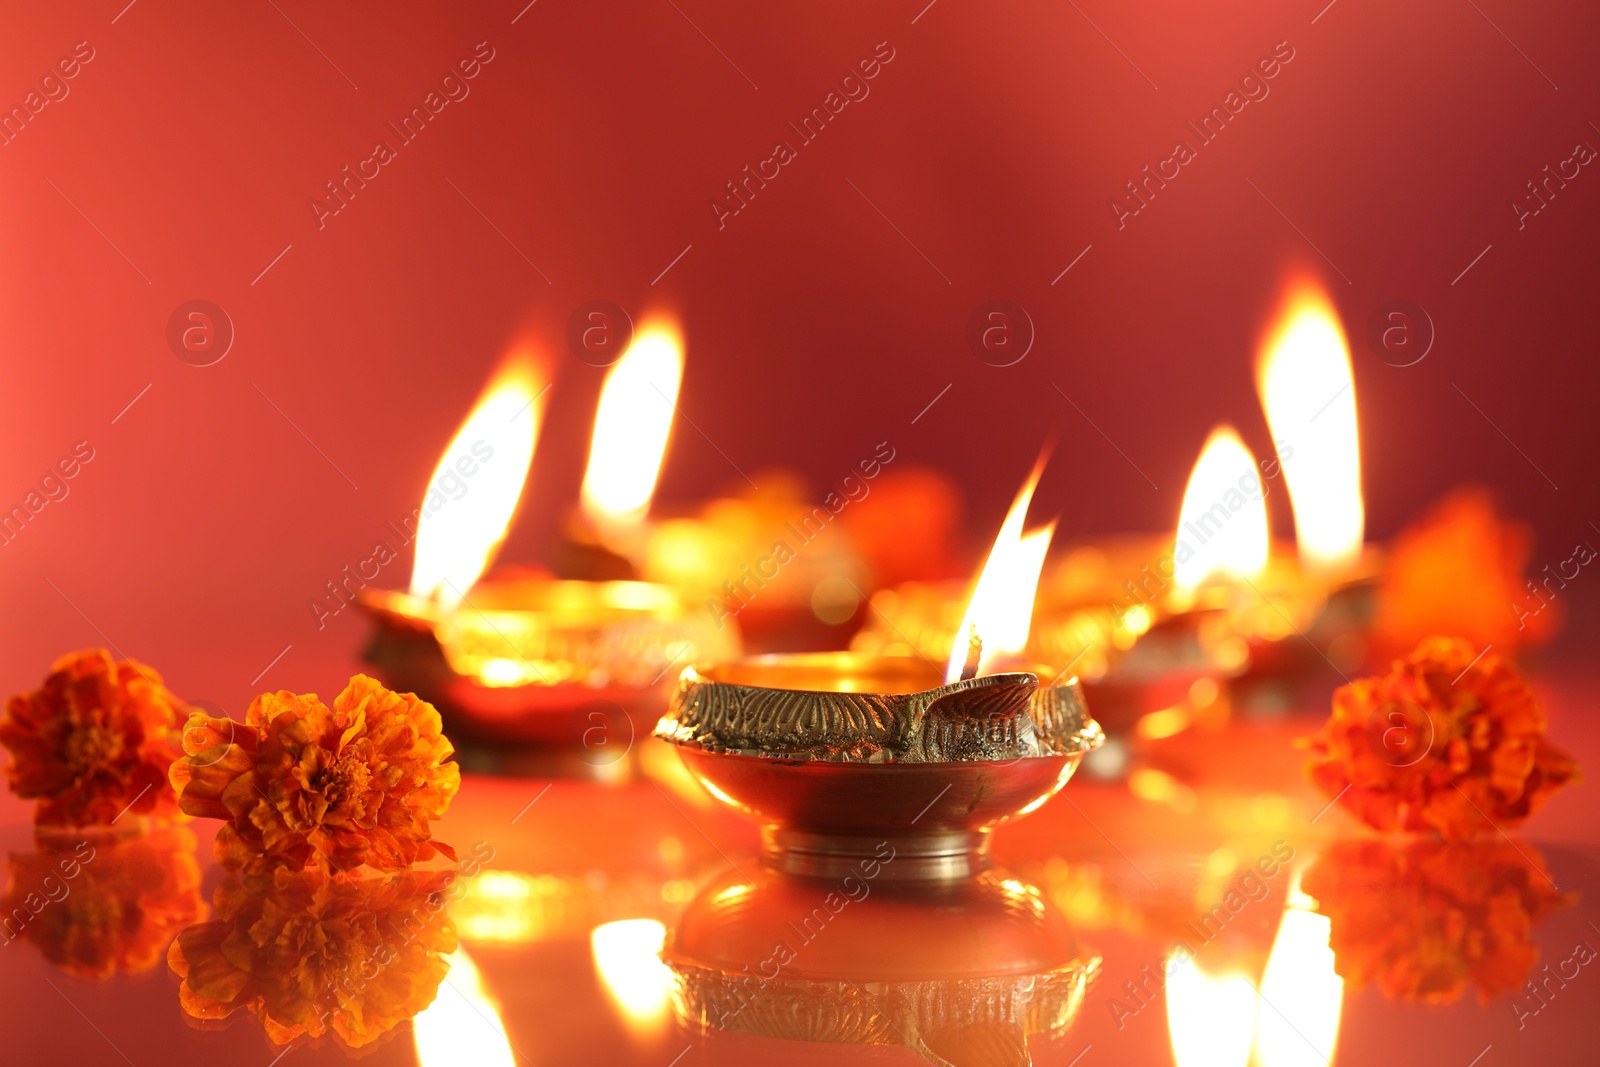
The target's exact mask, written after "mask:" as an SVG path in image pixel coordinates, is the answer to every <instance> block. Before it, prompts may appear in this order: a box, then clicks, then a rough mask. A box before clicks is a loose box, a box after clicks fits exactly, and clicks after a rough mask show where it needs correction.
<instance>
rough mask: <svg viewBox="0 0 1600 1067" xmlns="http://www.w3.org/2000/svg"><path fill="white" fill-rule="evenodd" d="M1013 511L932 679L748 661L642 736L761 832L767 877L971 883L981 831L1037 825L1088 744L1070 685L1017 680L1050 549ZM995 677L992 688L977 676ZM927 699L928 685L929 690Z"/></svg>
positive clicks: (907, 667) (894, 659) (817, 663)
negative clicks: (674, 754) (880, 870)
mask: <svg viewBox="0 0 1600 1067" xmlns="http://www.w3.org/2000/svg"><path fill="white" fill-rule="evenodd" d="M1038 477H1039V471H1038V470H1037V469H1036V470H1035V471H1034V473H1033V475H1032V477H1030V478H1029V480H1028V483H1027V484H1026V485H1025V486H1024V487H1023V489H1022V492H1021V493H1019V494H1018V496H1017V499H1016V502H1015V503H1014V504H1013V505H1012V507H1011V511H1010V513H1009V514H1008V515H1007V516H1006V520H1005V522H1004V524H1003V525H1002V527H1001V530H1000V535H999V537H998V538H997V539H996V542H995V547H994V549H993V550H992V551H991V553H990V555H989V559H988V561H987V563H986V564H985V565H984V569H983V572H982V574H981V575H980V577H979V579H978V583H977V586H976V588H975V589H974V591H973V594H972V598H971V601H970V604H969V608H968V612H967V616H966V618H965V620H964V621H963V631H964V632H965V633H966V634H967V636H968V640H967V643H966V645H965V646H964V647H961V648H958V649H956V650H955V651H954V652H953V653H952V655H951V658H950V662H949V664H948V666H947V667H945V668H944V669H943V670H941V668H940V667H939V666H938V665H937V664H935V663H933V662H932V661H930V660H928V659H926V658H925V657H923V658H919V657H914V656H875V655H866V654H861V653H809V654H780V655H764V656H754V657H750V658H747V659H743V660H736V661H732V662H725V663H720V664H713V665H709V666H694V667H689V668H687V669H685V670H684V672H683V675H682V677H681V678H680V679H679V682H678V687H677V689H676V691H675V692H674V693H673V696H672V699H671V703H670V705H669V708H668V711H667V714H666V715H664V716H663V717H662V719H661V721H660V723H659V724H657V726H656V731H655V732H656V736H657V737H660V738H662V739H664V740H666V741H669V742H671V743H673V744H675V745H677V746H678V752H679V755H680V756H681V757H682V758H683V762H684V763H685V764H686V765H687V766H688V768H689V770H690V772H691V773H692V774H693V775H694V777H695V778H696V779H697V780H698V781H699V782H700V784H701V785H702V786H704V787H705V789H706V790H707V792H709V793H710V794H711V795H712V796H713V797H715V798H716V799H718V800H720V801H722V802H723V803H725V804H727V805H729V806H731V807H733V808H735V809H737V810H738V811H740V812H742V813H743V814H745V815H747V816H749V817H751V818H753V819H755V820H757V821H758V822H760V823H761V825H762V836H763V845H764V849H765V854H766V857H767V859H768V861H769V862H771V863H773V864H775V865H776V866H778V867H780V868H781V869H783V870H786V871H789V872H791V873H799V874H806V875H817V876H827V875H829V874H832V873H840V872H845V871H848V870H850V869H853V867H854V865H855V864H856V863H857V862H858V860H860V859H861V858H862V857H872V856H874V855H879V854H881V849H883V848H890V849H892V850H894V852H895V854H896V856H897V859H896V862H895V863H894V865H893V871H894V873H893V875H892V877H894V878H896V879H901V878H944V877H959V876H964V875H967V874H970V873H972V872H974V871H976V870H980V869H982V868H983V867H984V866H986V865H987V848H988V835H989V831H990V830H991V828H992V827H994V826H995V825H997V824H999V823H1002V822H1005V821H1007V820H1009V819H1014V818H1017V817H1019V816H1021V815H1026V814H1027V813H1029V812H1031V811H1033V810H1035V809H1037V808H1038V807H1040V806H1041V805H1043V804H1044V803H1045V801H1046V800H1048V799H1049V798H1050V797H1051V796H1052V795H1053V794H1054V793H1055V792H1056V791H1057V790H1059V789H1060V788H1061V787H1062V786H1064V785H1065V784H1066V782H1067V780H1068V779H1069V778H1070V777H1071V776H1072V773H1073V772H1074V771H1075V770H1076V769H1077V767H1078V764H1079V762H1080V761H1081V760H1082V758H1083V756H1084V754H1085V753H1086V752H1088V751H1089V750H1090V749H1092V748H1094V747H1095V746H1097V745H1098V744H1100V742H1101V740H1102V735H1101V732H1100V727H1099V726H1098V725H1097V724H1096V723H1095V721H1094V720H1093V719H1092V718H1090V716H1089V713H1088V710H1087V708H1086V706H1085V705H1084V702H1083V697H1082V694H1081V692H1080V690H1079V687H1078V683H1077V679H1075V678H1073V679H1069V680H1067V681H1064V682H1063V681H1061V680H1060V677H1059V675H1052V674H1050V673H1047V672H1044V671H1043V670H1042V669H1032V670H1030V669H1025V668H1023V667H1022V666H1020V665H1017V664H1015V662H1014V660H1015V657H1016V656H1017V655H1018V653H1020V652H1021V651H1022V649H1023V648H1024V647H1025V645H1026V641H1027V634H1028V620H1029V616H1030V615H1031V614H1032V606H1033V594H1034V591H1035V587H1036V585H1037V582H1038V576H1039V567H1040V566H1041V565H1042V563H1043V559H1044V553H1045V550H1046V548H1047V547H1048V543H1049V534H1050V531H1049V529H1048V528H1047V529H1046V530H1043V531H1036V532H1034V533H1028V534H1025V533H1024V532H1023V523H1024V519H1025V516H1026V513H1027V508H1028V503H1029V501H1030V499H1031V498H1032V494H1033V487H1034V485H1035V484H1036V482H1037V480H1038ZM995 671H999V673H993V672H995ZM941 682H942V683H943V684H941Z"/></svg>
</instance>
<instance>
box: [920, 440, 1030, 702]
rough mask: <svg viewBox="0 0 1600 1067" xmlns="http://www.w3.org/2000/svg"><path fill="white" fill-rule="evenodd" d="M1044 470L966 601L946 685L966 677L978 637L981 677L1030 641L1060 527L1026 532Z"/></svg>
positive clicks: (1020, 500)
mask: <svg viewBox="0 0 1600 1067" xmlns="http://www.w3.org/2000/svg"><path fill="white" fill-rule="evenodd" d="M1043 472H1044V460H1043V459H1041V460H1040V461H1039V463H1038V464H1037V465H1036V466H1035V467H1034V468H1033V473H1032V474H1030V475H1028V480H1027V482H1026V483H1025V484H1024V485H1023V486H1022V490H1021V491H1020V492H1019V493H1017V499H1016V500H1015V501H1013V502H1012V504H1011V510H1010V511H1008V512H1006V518H1005V521H1004V522H1002V523H1001V524H1000V534H999V536H997V537H996V538H995V539H994V548H992V549H990V550H989V558H988V560H987V561H985V562H984V565H983V571H982V573H980V574H979V576H978V584H977V585H976V586H975V587H974V588H973V591H972V599H971V600H969V601H968V602H967V613H966V615H965V617H963V618H962V620H961V627H960V628H959V629H958V630H957V631H956V637H955V644H954V646H953V647H952V648H951V649H950V663H949V665H948V666H947V667H946V668H945V675H944V677H945V681H947V682H953V681H956V680H957V679H959V678H960V677H961V674H962V670H963V668H964V667H965V666H966V662H967V656H968V652H969V650H970V648H971V641H972V635H973V634H974V633H976V634H977V635H978V639H979V640H981V641H982V642H983V651H982V654H981V655H980V657H979V659H978V673H979V674H985V673H988V671H989V669H990V668H991V667H992V666H993V665H994V662H995V660H996V658H998V657H999V656H1002V655H1016V654H1017V653H1019V652H1021V651H1022V650H1023V648H1024V647H1025V646H1026V645H1027V643H1028V628H1029V626H1030V624H1031V623H1032V622H1033V597H1034V593H1035V592H1036V591H1037V590H1038V588H1039V572H1040V571H1042V570H1043V569H1044V557H1045V553H1046V552H1048V551H1049V550H1050V538H1051V536H1052V535H1053V534H1054V533H1055V529H1056V524H1055V523H1053V522H1052V523H1051V524H1050V525H1049V526H1046V527H1043V528H1042V529H1038V530H1034V531H1033V532H1031V533H1026V534H1025V533H1023V532H1022V524H1023V523H1024V522H1025V521H1026V520H1027V517H1028V504H1029V502H1031V501H1032V500H1033V490H1034V488H1035V487H1036V486H1037V485H1038V484H1039V475H1040V474H1042V473H1043Z"/></svg>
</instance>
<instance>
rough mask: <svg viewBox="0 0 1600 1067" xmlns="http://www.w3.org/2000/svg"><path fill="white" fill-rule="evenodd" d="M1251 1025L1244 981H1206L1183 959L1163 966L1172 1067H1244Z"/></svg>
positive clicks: (1251, 995)
mask: <svg viewBox="0 0 1600 1067" xmlns="http://www.w3.org/2000/svg"><path fill="white" fill-rule="evenodd" d="M1255 1021H1256V991H1255V987H1254V986H1252V985H1251V984H1250V980H1249V979H1248V978H1246V977H1245V976H1244V975H1242V974H1229V975H1223V976H1212V975H1208V974H1206V973H1204V972H1203V971H1201V970H1200V968H1198V967H1196V966H1195V963H1194V960H1193V959H1191V958H1190V957H1189V956H1188V955H1187V954H1184V953H1175V954H1174V955H1173V956H1172V958H1171V959H1169V960H1168V961H1167V1033H1168V1035H1169V1036H1170V1037H1171V1038H1172V1058H1173V1060H1174V1062H1175V1063H1176V1064H1177V1067H1245V1064H1246V1063H1247V1062H1248V1061H1249V1059H1250V1039H1251V1034H1252V1031H1253V1030H1254V1028H1255ZM1324 1067H1326V1065H1324Z"/></svg>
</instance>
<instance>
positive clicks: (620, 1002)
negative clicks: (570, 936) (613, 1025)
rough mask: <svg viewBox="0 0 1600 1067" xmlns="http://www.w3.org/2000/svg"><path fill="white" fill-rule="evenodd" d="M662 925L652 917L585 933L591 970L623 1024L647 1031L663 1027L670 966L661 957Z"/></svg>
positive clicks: (669, 996)
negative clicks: (589, 953) (591, 959)
mask: <svg viewBox="0 0 1600 1067" xmlns="http://www.w3.org/2000/svg"><path fill="white" fill-rule="evenodd" d="M666 936H667V928H666V927H665V926H663V925H662V924H661V923H659V922H657V921H656V920H654V919H621V920H618V921H616V922H609V923H601V924H600V925H599V926H596V927H595V928H594V929H593V930H591V931H590V932H589V946H590V951H591V952H592V954H593V956H594V966H595V970H596V971H598V972H599V975H600V982H601V984H602V985H603V986H604V987H605V990H606V993H607V994H608V995H609V996H610V998H611V1002H612V1003H613V1004H615V1005H616V1007H617V1010H618V1011H620V1012H621V1013H622V1017H623V1020H624V1022H625V1023H626V1024H627V1027H628V1029H629V1030H630V1031H631V1032H633V1033H636V1034H639V1035H641V1036H650V1035H653V1034H655V1033H658V1032H659V1031H661V1030H662V1029H664V1028H665V1026H666V1023H667V1011H668V1009H669V1008H670V1007H671V1004H672V986H673V977H672V971H671V970H670V969H668V967H667V965H666V964H664V963H662V962H661V946H662V945H663V944H664V943H665V941H666Z"/></svg>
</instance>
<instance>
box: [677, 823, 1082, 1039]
mask: <svg viewBox="0 0 1600 1067" xmlns="http://www.w3.org/2000/svg"><path fill="white" fill-rule="evenodd" d="M900 862H901V859H900V857H899V856H898V855H897V856H896V857H895V858H893V859H890V860H888V861H881V860H878V861H873V863H872V864H871V865H867V866H861V867H858V868H856V869H855V870H854V871H853V872H852V873H851V874H849V875H846V876H843V877H842V878H840V879H839V880H838V881H836V882H834V881H816V880H811V879H802V878H796V877H794V876H792V875H787V874H784V873H782V872H780V871H777V870H773V869H770V868H761V869H759V870H757V871H755V872H754V873H753V880H752V881H748V882H747V881H746V880H745V879H744V877H743V876H742V875H740V874H739V873H738V872H737V871H728V872H726V873H725V874H724V875H722V876H721V877H720V878H718V879H716V880H714V881H712V882H711V883H709V884H708V885H706V886H704V887H702V888H701V890H700V891H699V892H698V893H697V894H696V895H695V897H694V899H693V900H692V901H691V902H690V903H689V905H688V907H687V908H686V909H685V910H684V912H683V914H682V915H681V916H680V917H679V919H678V922H677V923H676V925H675V927H674V929H673V930H672V931H671V933H670V935H669V937H668V939H667V942H666V945H665V947H664V949H663V952H662V959H663V960H664V961H665V962H666V964H667V966H668V967H669V968H670V969H671V972H672V974H673V976H674V978H675V980H676V981H675V989H674V992H673V1010H674V1014H675V1015H676V1017H677V1019H678V1023H679V1025H680V1026H681V1027H683V1028H684V1029H685V1030H686V1031H688V1032H689V1033H691V1034H694V1035H696V1036H698V1037H699V1038H701V1039H702V1040H704V1041H705V1042H706V1043H707V1046H708V1051H710V1052H712V1053H713V1055H715V1053H716V1052H717V1046H718V1045H720V1044H726V1045H727V1046H728V1048H729V1052H730V1053H734V1054H739V1053H742V1054H743V1056H742V1058H745V1059H747V1058H748V1057H749V1056H751V1055H752V1054H754V1053H756V1052H757V1051H758V1050H759V1049H760V1048H761V1047H762V1045H763V1044H764V1043H765V1042H768V1041H805V1042H810V1043H825V1044H833V1045H856V1046H879V1047H885V1048H888V1047H895V1046H898V1047H902V1048H906V1049H909V1050H910V1051H912V1052H914V1053H916V1054H917V1055H918V1056H920V1057H921V1058H922V1059H925V1060H927V1061H928V1062H929V1063H933V1064H941V1065H954V1064H960V1065H962V1067H968V1065H973V1064H982V1065H985V1067H1027V1065H1028V1064H1031V1063H1032V1062H1033V1060H1032V1058H1031V1056H1030V1054H1029V1049H1028V1046H1029V1043H1030V1041H1034V1042H1042V1041H1049V1040H1052V1039H1057V1038H1060V1037H1062V1036H1064V1035H1065V1034H1066V1033H1067V1031H1068V1030H1069V1029H1071V1027H1072V1025H1073V1023H1074V1021H1075V1020H1076V1019H1077V1016H1078V1012H1079V1010H1080V1009H1081V1007H1082V1005H1083V999H1084V995H1085V993H1086V992H1087V990H1088V987H1089V985H1090V984H1091V983H1092V982H1093V981H1094V979H1095V977H1096V975H1097V974H1098V972H1099V970H1100V967H1101V957H1100V956H1099V955H1098V954H1097V953H1095V952H1094V951H1093V950H1092V949H1089V948H1087V947H1085V946H1084V945H1083V944H1082V943H1081V942H1080V941H1079V939H1078V937H1077V936H1076V934H1075V932H1074V931H1073V929H1072V928H1071V926H1069V925H1068V923H1067V922H1066V920H1065V919H1064V918H1063V917H1062V915H1061V913H1060V912H1059V911H1057V910H1056V909H1055V908H1054V907H1053V906H1052V905H1051V904H1050V903H1049V902H1048V900H1047V899H1046V898H1045V896H1044V895H1043V894H1042V893H1041V892H1040V891H1039V890H1038V889H1037V888H1035V887H1034V886H1031V885H1029V884H1027V883H1025V882H1022V881H1021V880H1019V879H1017V878H1015V877H1012V876H1009V875H1007V874H1005V873H1003V872H1000V871H989V872H985V873H983V874H979V875H977V876H976V877H974V878H971V879H967V880H964V881H958V882H932V883H930V882H911V883H907V882H898V883H896V882H891V881H888V878H889V872H891V871H892V870H893V869H894V867H895V865H896V864H898V863H900ZM775 1047H781V1046H775ZM791 1047H792V1046H791Z"/></svg>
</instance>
